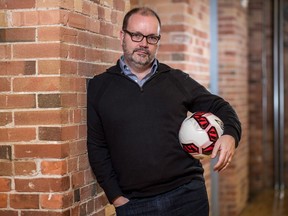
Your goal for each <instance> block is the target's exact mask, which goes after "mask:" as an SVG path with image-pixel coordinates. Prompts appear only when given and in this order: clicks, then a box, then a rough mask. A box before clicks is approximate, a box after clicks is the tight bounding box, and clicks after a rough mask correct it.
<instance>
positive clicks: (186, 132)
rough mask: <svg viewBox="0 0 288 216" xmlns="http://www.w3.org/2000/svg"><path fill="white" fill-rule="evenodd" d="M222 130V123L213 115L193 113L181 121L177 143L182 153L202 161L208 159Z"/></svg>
mask: <svg viewBox="0 0 288 216" xmlns="http://www.w3.org/2000/svg"><path fill="white" fill-rule="evenodd" d="M223 129H224V124H223V122H222V121H221V119H219V118H218V117H217V116H215V115H214V114H212V113H207V112H195V113H193V114H192V115H191V116H188V117H187V118H186V119H185V120H184V121H183V123H182V125H181V128H180V131H179V141H180V144H181V146H182V148H183V149H184V151H186V152H188V153H189V154H190V155H192V156H193V157H194V158H196V159H203V158H205V157H210V155H211V154H212V151H213V148H214V145H215V143H216V141H217V140H218V139H219V137H220V136H221V135H222V134H223Z"/></svg>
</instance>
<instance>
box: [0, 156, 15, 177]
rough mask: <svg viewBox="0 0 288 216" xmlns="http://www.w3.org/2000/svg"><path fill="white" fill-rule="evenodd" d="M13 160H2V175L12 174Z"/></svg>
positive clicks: (0, 163)
mask: <svg viewBox="0 0 288 216" xmlns="http://www.w3.org/2000/svg"><path fill="white" fill-rule="evenodd" d="M12 173H13V172H12V162H10V161H4V160H0V176H12Z"/></svg>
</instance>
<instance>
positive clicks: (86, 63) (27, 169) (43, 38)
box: [0, 0, 129, 216]
mask: <svg viewBox="0 0 288 216" xmlns="http://www.w3.org/2000/svg"><path fill="white" fill-rule="evenodd" d="M127 7H129V1H126V0H117V1H116V0H108V1H96V0H93V1H92V0H67V1H60V0H53V1H46V0H25V1H17V0H3V1H0V25H1V29H0V108H1V111H0V215H1V216H2V215H9V216H13V215H20V214H21V215H22V216H30V215H38V216H41V215H48V214H49V215H53V216H58V215H92V214H93V215H95V214H96V212H98V213H97V215H104V214H105V209H104V206H106V204H107V200H106V198H105V195H104V193H103V191H102V190H101V189H100V187H99V186H98V184H97V182H96V181H95V179H94V176H93V174H92V172H91V170H90V167H89V163H88V160H87V150H86V83H87V78H90V77H92V76H93V75H95V74H97V73H101V72H103V71H104V70H105V69H106V68H107V67H108V66H110V65H112V64H114V63H115V61H116V59H117V58H118V57H119V54H120V43H119V39H118V36H119V29H120V26H121V23H120V22H121V20H122V17H123V12H124V10H125V9H126V8H127Z"/></svg>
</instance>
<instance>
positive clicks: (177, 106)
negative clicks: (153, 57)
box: [87, 61, 241, 203]
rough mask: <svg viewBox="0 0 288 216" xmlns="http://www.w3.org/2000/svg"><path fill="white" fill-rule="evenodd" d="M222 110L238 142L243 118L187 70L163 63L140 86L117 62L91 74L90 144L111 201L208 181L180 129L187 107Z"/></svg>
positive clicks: (227, 128)
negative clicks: (181, 138) (182, 139)
mask: <svg viewBox="0 0 288 216" xmlns="http://www.w3.org/2000/svg"><path fill="white" fill-rule="evenodd" d="M196 111H204V112H211V113H213V114H215V115H216V116H218V117H219V118H220V119H221V120H222V121H223V123H224V134H229V135H232V136H233V137H234V138H235V141H236V145H238V142H239V140H240V137H241V124H240V122H239V120H238V117H237V115H236V113H235V111H234V109H233V108H232V107H231V106H230V104H229V103H228V102H227V101H225V100H224V99H222V98H221V97H219V96H217V95H213V94H211V93H210V92H209V91H208V90H207V89H206V88H205V87H203V86H202V85H200V84H199V83H198V82H196V81H195V80H194V79H192V78H191V77H190V76H189V75H188V74H186V73H184V72H182V71H180V70H177V69H173V68H171V67H169V66H168V65H165V64H162V63H159V64H158V69H157V73H155V74H154V75H153V76H152V77H150V78H149V79H148V80H147V81H146V82H145V84H144V85H143V86H142V87H141V86H139V85H138V84H137V83H135V82H134V81H132V80H131V79H130V78H128V77H127V76H125V75H124V74H123V73H121V68H120V66H119V61H118V63H117V65H115V66H113V67H111V68H109V69H107V71H106V72H104V73H102V74H100V75H97V76H95V77H94V78H93V79H91V80H90V82H89V85H88V93H87V127H88V131H87V148H88V157H89V162H90V165H91V168H92V170H93V172H94V174H95V176H96V179H97V181H98V183H99V184H100V186H101V187H102V188H103V190H104V191H105V193H106V196H107V198H108V200H109V201H110V202H111V203H112V202H113V200H114V199H116V198H117V197H119V196H125V197H127V198H130V199H131V198H137V197H149V196H154V195H157V194H161V193H164V192H167V191H169V190H172V189H174V188H177V187H179V186H181V185H183V184H185V183H188V182H190V181H191V180H193V179H198V180H201V181H203V172H204V170H203V167H202V165H201V163H200V161H199V160H197V159H194V158H193V157H192V156H190V155H189V154H188V153H186V152H185V151H184V150H183V149H182V148H181V145H180V143H179V139H178V132H179V129H180V126H181V123H182V122H183V120H184V119H185V118H186V117H187V112H192V113H193V112H196Z"/></svg>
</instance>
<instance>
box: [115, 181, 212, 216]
mask: <svg viewBox="0 0 288 216" xmlns="http://www.w3.org/2000/svg"><path fill="white" fill-rule="evenodd" d="M116 215H117V216H208V215H209V203H208V197H207V191H206V186H205V183H204V182H202V181H199V180H193V181H191V182H190V183H188V184H185V185H183V186H181V187H179V188H176V189H174V190H172V191H169V192H167V193H164V194H160V195H157V196H154V197H149V198H139V199H131V200H130V201H129V202H128V203H127V204H125V205H123V206H120V207H117V208H116Z"/></svg>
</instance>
